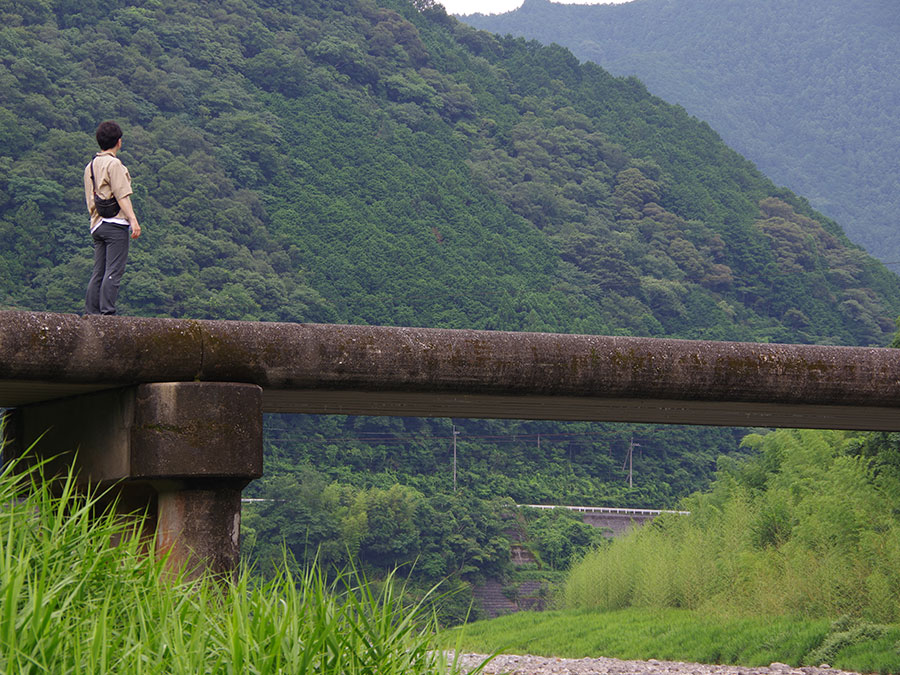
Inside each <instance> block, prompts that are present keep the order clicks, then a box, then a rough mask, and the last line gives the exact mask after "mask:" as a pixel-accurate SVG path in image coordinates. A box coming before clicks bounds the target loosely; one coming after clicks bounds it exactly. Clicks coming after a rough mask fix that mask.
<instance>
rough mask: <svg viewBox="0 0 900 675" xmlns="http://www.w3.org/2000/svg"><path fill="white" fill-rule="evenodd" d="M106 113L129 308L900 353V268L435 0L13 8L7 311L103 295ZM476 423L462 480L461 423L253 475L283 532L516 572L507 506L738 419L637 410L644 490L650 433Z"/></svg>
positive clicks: (3, 224) (665, 117)
mask: <svg viewBox="0 0 900 675" xmlns="http://www.w3.org/2000/svg"><path fill="white" fill-rule="evenodd" d="M105 118H114V119H117V120H118V121H120V122H121V123H122V125H123V127H124V130H125V138H124V149H123V150H122V152H121V155H120V156H121V157H122V159H123V160H124V162H125V164H126V165H127V166H128V167H129V169H130V171H131V174H132V176H133V177H134V181H135V186H136V192H135V203H136V209H137V212H138V213H139V215H140V218H141V223H142V226H143V228H144V234H143V235H142V237H141V238H140V239H138V240H137V241H135V242H134V244H133V248H132V254H131V257H130V260H129V269H128V271H127V273H126V277H125V282H124V286H123V291H122V294H121V296H120V302H119V307H120V309H121V310H122V311H123V312H124V313H128V314H137V315H146V316H174V317H192V318H225V319H258V320H265V321H277V320H285V321H326V322H349V323H380V324H399V325H423V326H436V327H447V328H480V329H502V330H538V331H559V332H586V333H611V334H633V335H650V336H674V337H685V338H716V339H732V340H737V339H741V340H759V341H799V342H818V343H825V344H866V345H870V344H874V345H881V344H884V343H886V342H887V341H888V339H889V335H890V333H891V332H892V331H893V318H894V317H895V316H896V315H897V314H898V313H900V283H898V280H897V278H896V277H895V276H894V275H893V274H891V273H890V272H888V271H887V270H886V269H885V268H884V267H883V266H882V265H880V264H879V263H878V262H877V261H875V260H874V259H872V258H870V257H869V256H867V255H866V254H865V253H864V252H863V251H862V250H861V249H859V248H856V247H854V246H853V245H851V244H850V243H849V242H848V240H847V239H846V237H845V236H844V235H843V234H842V233H841V231H840V228H839V226H838V225H837V224H836V223H834V222H832V221H830V220H828V219H826V218H824V217H822V216H821V215H819V214H817V213H816V212H815V211H813V210H812V209H811V208H810V206H809V205H808V204H807V203H806V202H805V200H803V199H802V198H800V197H797V196H796V195H794V194H792V193H790V192H788V191H786V190H782V189H778V188H776V186H775V185H773V184H772V183H771V182H770V181H769V180H768V179H766V178H765V177H764V176H763V175H762V174H761V173H760V172H758V171H757V170H756V169H755V168H754V167H753V166H752V165H751V164H750V163H749V162H747V161H746V160H744V159H742V158H741V157H740V156H739V155H738V154H736V153H735V152H733V151H732V150H730V149H729V148H728V147H726V146H725V145H724V144H723V143H722V141H721V139H720V138H719V137H718V136H717V135H716V134H715V133H714V132H713V131H712V130H711V129H710V128H709V127H708V126H707V125H705V124H702V123H699V122H697V121H696V120H694V119H692V118H691V117H690V116H689V115H687V114H686V113H685V111H684V110H683V109H681V108H678V107H675V106H672V105H669V104H667V103H665V102H664V101H662V100H660V99H658V98H654V97H652V96H650V95H649V94H648V93H647V91H646V90H645V89H644V88H643V86H641V85H640V84H639V83H638V82H637V81H635V80H633V79H617V78H615V77H613V76H611V75H610V74H609V73H607V72H605V71H604V70H602V69H601V68H599V67H598V66H596V65H593V64H588V65H580V64H579V63H578V62H577V59H576V58H575V57H574V56H573V55H572V54H571V53H570V52H568V51H566V50H565V49H562V48H559V47H549V48H544V47H540V46H539V45H538V44H536V43H533V42H532V43H529V42H526V41H524V40H521V39H513V38H496V37H493V36H491V35H489V34H487V33H481V32H478V31H475V30H473V29H472V28H470V27H468V26H465V25H463V24H461V23H459V22H457V21H456V20H455V19H453V18H452V17H449V16H447V15H446V13H445V12H444V11H443V10H442V9H441V8H440V7H439V6H435V4H434V3H432V2H429V1H428V0H416V1H415V2H407V1H406V0H384V1H382V2H378V3H376V2H374V1H373V0H352V1H350V2H344V1H338V0H317V1H311V2H302V3H300V2H291V1H290V0H286V1H284V2H281V1H278V2H276V1H275V0H226V1H225V2H218V1H216V2H214V1H212V0H208V1H200V2H197V1H190V2H188V1H187V0H173V1H172V2H158V1H157V0H145V1H142V2H130V1H129V0H111V1H110V2H105V3H103V4H102V5H101V4H99V3H93V4H92V3H91V2H80V3H72V2H70V1H69V0H0V306H2V307H9V308H22V309H32V310H53V311H79V310H80V308H81V305H82V300H81V298H82V297H83V288H84V284H85V282H86V279H87V277H88V273H89V267H90V245H89V237H88V229H87V219H86V214H85V212H84V203H83V202H84V197H83V193H82V186H81V172H82V167H83V166H84V164H85V163H86V162H87V161H88V158H89V157H90V156H91V153H92V152H93V150H94V143H93V139H92V132H93V130H94V128H95V125H96V123H97V122H98V121H99V120H101V119H105ZM457 424H458V425H459V428H460V430H461V434H460V437H459V439H458V440H459V466H458V494H457V495H454V494H453V489H452V487H451V479H450V478H449V476H450V473H449V471H450V444H451V443H450V441H449V440H448V439H450V438H451V437H452V433H451V432H450V430H449V429H448V427H449V426H450V423H449V421H446V420H407V419H372V418H324V417H308V418H300V417H299V416H297V417H293V418H292V417H287V416H272V417H270V418H268V421H267V441H266V442H267V462H268V464H267V467H266V471H267V474H268V475H269V476H271V477H272V480H270V481H267V482H262V483H261V484H260V485H258V486H257V487H255V488H254V490H255V492H251V493H250V495H251V496H255V497H259V498H263V499H276V500H283V499H285V500H288V501H286V502H272V503H271V506H266V507H261V508H264V509H270V511H266V514H267V515H271V517H272V519H273V521H274V522H278V523H279V527H278V528H269V527H268V526H267V525H265V524H264V523H263V522H262V520H263V519H259V520H258V521H257V522H256V523H251V524H252V528H251V529H252V530H254V531H255V538H256V542H257V550H258V551H260V552H261V554H262V552H264V556H263V557H264V558H266V559H268V558H270V557H271V556H272V555H274V551H275V542H274V541H273V539H272V538H273V537H277V536H280V535H281V534H284V535H286V536H287V537H288V540H289V541H288V545H289V547H290V548H291V550H292V551H293V552H295V553H296V554H297V555H298V556H299V557H301V558H303V556H304V555H307V553H306V552H308V551H310V550H313V548H318V547H319V545H320V544H324V543H328V542H330V545H329V546H327V547H325V548H324V552H323V555H326V556H327V559H328V561H329V562H337V563H340V562H343V561H344V559H345V558H344V557H343V556H344V555H345V550H349V551H351V552H353V551H356V552H362V553H364V554H365V556H367V559H366V564H369V565H372V566H373V567H374V568H376V569H379V570H384V569H387V568H388V566H389V565H391V564H393V563H394V562H406V561H410V560H415V559H417V558H418V559H419V563H418V564H419V565H420V566H421V568H422V569H423V573H424V571H426V570H427V571H428V572H429V573H433V574H447V575H451V576H453V575H455V577H454V578H455V579H458V580H459V581H460V583H466V580H467V579H470V578H472V576H475V573H474V572H473V573H472V574H471V575H469V572H468V570H467V568H468V567H470V566H472V561H473V560H475V559H477V560H478V562H479V565H483V566H484V568H485V570H487V571H492V570H495V569H499V568H501V567H502V565H503V562H502V561H501V560H500V558H499V557H498V556H499V554H498V553H497V541H498V535H497V532H496V530H497V525H496V523H495V522H494V521H495V520H496V519H498V518H499V517H500V516H499V515H497V514H496V513H494V512H493V511H491V508H492V507H491V502H490V500H492V499H493V498H511V499H513V500H516V501H519V502H529V503H534V502H544V503H548V502H549V503H553V502H556V503H572V502H573V501H587V502H591V503H595V504H600V505H602V504H612V505H620V506H622V505H631V506H668V505H671V504H673V503H674V502H675V501H676V500H677V499H678V498H680V497H681V496H683V495H685V494H688V493H690V492H692V491H694V490H696V489H697V488H698V487H701V486H702V485H704V483H705V481H706V480H707V479H708V478H709V476H710V475H711V472H712V470H713V468H714V464H715V459H716V456H717V455H718V454H720V453H722V452H733V451H734V450H735V446H736V442H735V441H736V435H737V434H736V432H734V431H731V430H706V431H702V432H692V431H688V430H685V429H682V428H677V427H676V428H670V429H665V430H660V429H651V428H640V429H639V430H637V431H635V432H634V433H635V435H636V436H637V438H636V439H635V440H636V441H637V442H638V443H639V448H638V451H637V452H636V454H635V458H634V471H635V474H634V481H633V482H634V485H633V486H632V487H628V486H627V483H626V474H625V470H624V468H623V466H624V462H625V449H626V447H628V446H629V443H630V434H631V433H632V432H631V431H623V429H622V427H614V426H612V425H587V424H582V425H557V424H549V423H526V422H521V423H520V422H515V423H512V422H511V423H505V422H503V423H501V422H496V421H465V422H464V421H457ZM398 483H400V484H402V485H397V484H398ZM320 488H321V489H320ZM316 490H319V492H318V493H317V492H316ZM285 492H287V493H288V494H287V495H285ZM426 495H427V496H426ZM317 500H318V501H317ZM479 500H487V501H479ZM262 503H263V504H266V502H262ZM504 503H508V502H504ZM451 509H452V510H453V514H452V517H449V516H447V512H448V511H450V510H451ZM488 512H490V513H491V514H493V515H490V514H488ZM304 513H305V514H306V515H304ZM435 513H439V514H441V516H442V518H443V519H444V520H445V522H444V523H443V525H440V526H437V525H436V527H437V529H436V530H435V531H433V532H432V531H430V530H428V531H426V530H425V528H424V523H425V522H427V518H429V517H432V516H433V514H435ZM379 514H386V515H382V516H381V519H380V520H379ZM363 515H365V519H364V521H363V518H362V516H363ZM395 517H402V518H401V522H404V523H407V524H409V526H410V528H411V529H410V530H409V531H408V532H405V533H404V535H405V536H404V537H402V538H398V539H397V540H395V541H387V542H385V541H382V540H380V539H379V538H380V537H382V536H388V535H389V534H390V531H391V530H390V527H389V526H390V525H391V523H390V519H391V518H395ZM420 517H421V518H423V519H424V520H422V521H421V523H420V522H415V523H414V522H413V521H414V520H415V519H417V518H420ZM404 519H405V520H404ZM479 519H480V520H479ZM470 521H471V522H473V523H475V524H474V525H471V526H470V525H469V524H467V523H469V522H470ZM557 524H558V525H559V527H560V528H566V527H569V524H567V523H565V522H563V521H560V522H559V523H557ZM544 529H545V530H546V529H547V528H544ZM550 529H551V530H552V529H553V528H552V527H551V528H550ZM423 532H425V534H424V535H423ZM338 535H339V536H338ZM553 536H554V535H552V534H547V535H546V537H545V538H546V540H547V542H552V540H553ZM454 537H461V538H463V539H464V540H465V541H462V542H456V543H454ZM310 542H312V543H314V544H315V547H312V548H311V547H310V546H309V544H310ZM343 544H347V546H346V547H345V546H343ZM541 545H543V544H540V543H538V544H536V546H538V547H539V546H541ZM547 545H549V543H548V544H547ZM392 547H393V548H392ZM546 550H547V551H548V552H550V551H551V549H550V548H547V549H546ZM571 554H572V552H571V551H568V552H567V551H562V550H555V551H554V552H553V553H552V554H551V555H549V556H548V560H550V559H551V558H552V560H554V561H556V563H555V564H563V563H562V561H563V560H565V559H568V557H571Z"/></svg>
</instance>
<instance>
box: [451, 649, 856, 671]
mask: <svg viewBox="0 0 900 675" xmlns="http://www.w3.org/2000/svg"><path fill="white" fill-rule="evenodd" d="M448 658H450V659H452V658H453V656H452V652H451V653H450V654H449V655H448ZM485 658H487V657H486V656H485V655H483V654H461V655H460V657H459V663H460V665H462V666H463V669H464V672H469V669H473V668H475V667H476V666H478V664H480V663H481V662H482V661H484V659H485ZM482 672H484V673H486V674H488V675H499V674H500V673H507V674H508V675H857V674H855V673H849V672H848V671H845V670H837V669H835V668H829V667H827V666H820V667H817V668H812V667H804V668H793V667H791V666H788V665H785V664H783V663H773V664H771V665H769V666H762V667H757V668H745V667H742V666H712V665H704V664H700V663H681V662H677V661H656V660H652V659H651V660H650V661H620V660H618V659H607V658H598V659H560V658H552V657H551V658H548V657H544V656H529V655H526V656H517V655H511V654H500V655H498V656H496V657H495V658H494V659H493V660H492V661H491V662H490V663H489V664H488V666H487V667H486V668H485V669H484V671H482Z"/></svg>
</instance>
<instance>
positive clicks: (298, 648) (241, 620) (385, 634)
mask: <svg viewBox="0 0 900 675" xmlns="http://www.w3.org/2000/svg"><path fill="white" fill-rule="evenodd" d="M100 505H101V499H100V497H99V495H97V494H81V493H79V492H78V491H77V490H76V488H75V483H74V480H73V478H72V476H68V477H63V478H62V479H61V480H60V481H59V482H57V483H56V484H55V488H54V489H53V490H51V489H50V487H49V486H48V484H47V483H46V482H44V481H43V480H42V476H41V474H40V467H38V468H37V469H31V470H27V471H25V473H24V474H23V475H17V474H16V473H14V467H7V468H6V469H5V470H4V471H3V472H2V474H0V672H3V673H41V674H43V673H92V674H93V673H129V674H134V675H141V674H147V675H149V674H152V673H167V674H168V673H185V674H187V673H190V674H191V675H195V674H197V673H226V674H230V673H281V672H284V673H292V674H302V673H373V674H374V673H379V674H386V675H389V674H391V673H397V674H400V673H412V674H415V673H445V672H455V669H454V668H453V667H452V666H451V667H448V666H447V665H446V663H445V661H444V657H443V656H442V655H441V654H440V653H439V652H435V651H434V642H433V641H434V628H435V626H434V622H433V621H432V620H431V619H430V618H429V617H428V616H427V613H426V612H425V611H424V609H423V608H424V607H425V605H424V604H422V603H420V604H418V605H416V606H412V607H408V606H404V604H403V601H402V600H401V599H400V598H401V595H402V592H401V589H398V588H397V584H396V583H394V580H393V579H388V581H387V582H386V583H382V584H379V585H378V588H379V590H378V591H377V592H376V591H375V590H373V587H372V586H371V585H369V584H367V583H366V582H365V579H363V578H362V577H361V575H359V574H356V573H354V572H350V573H347V574H340V575H336V576H333V577H332V578H330V579H327V578H326V577H325V575H324V574H323V573H322V571H321V570H320V569H319V568H317V567H315V566H312V567H310V568H308V569H307V570H306V571H304V572H302V573H300V574H298V575H295V574H292V573H291V572H289V571H286V570H287V567H285V571H281V572H280V573H278V574H276V576H275V578H274V579H271V580H269V581H265V582H262V581H258V580H257V579H255V578H254V577H253V576H252V575H251V574H250V573H249V572H247V571H246V570H243V571H242V572H241V574H240V575H239V578H238V580H237V581H236V582H235V583H233V584H232V583H225V582H223V581H221V579H216V578H200V579H197V580H191V581H188V580H187V579H186V578H185V577H184V576H183V575H176V576H174V577H173V575H172V574H171V572H170V571H168V572H167V571H166V567H165V561H163V560H159V559H158V557H157V556H155V555H154V554H153V551H152V543H151V542H147V541H146V540H144V539H142V538H141V537H140V536H139V535H138V532H137V530H138V528H137V527H136V526H135V521H134V520H133V519H132V520H130V521H126V520H122V519H121V518H119V517H117V516H115V515H114V514H112V512H110V511H103V510H102V509H101V508H100ZM111 542H116V545H114V546H113V545H111Z"/></svg>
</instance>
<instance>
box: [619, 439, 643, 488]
mask: <svg viewBox="0 0 900 675" xmlns="http://www.w3.org/2000/svg"><path fill="white" fill-rule="evenodd" d="M639 447H641V444H640V443H635V442H634V434H632V435H631V440H630V441H629V443H628V455H627V456H626V457H625V463H624V464H622V470H623V471H624V470H625V465H626V464H627V465H628V487H633V486H634V483H633V482H632V475H633V468H634V461H633V457H634V449H635V448H639Z"/></svg>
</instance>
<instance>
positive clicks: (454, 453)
mask: <svg viewBox="0 0 900 675" xmlns="http://www.w3.org/2000/svg"><path fill="white" fill-rule="evenodd" d="M458 433H459V432H458V431H457V430H456V425H455V424H454V425H453V491H454V492H456V435H457V434H458Z"/></svg>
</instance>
